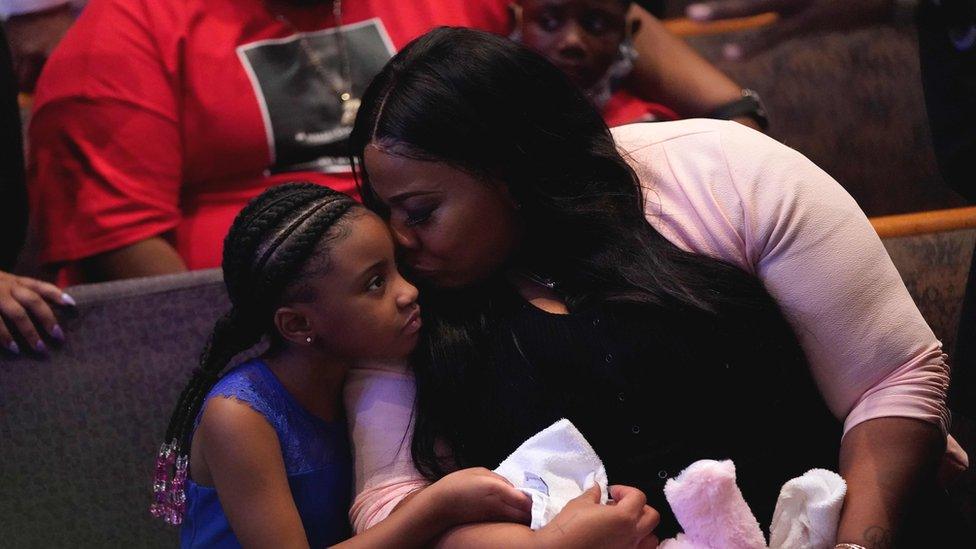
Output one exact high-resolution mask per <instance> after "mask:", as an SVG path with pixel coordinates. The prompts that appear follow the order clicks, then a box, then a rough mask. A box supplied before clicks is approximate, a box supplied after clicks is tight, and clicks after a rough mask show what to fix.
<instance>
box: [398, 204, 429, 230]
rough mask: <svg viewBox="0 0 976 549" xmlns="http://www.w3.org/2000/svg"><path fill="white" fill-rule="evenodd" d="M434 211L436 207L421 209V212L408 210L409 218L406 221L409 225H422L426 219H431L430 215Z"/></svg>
mask: <svg viewBox="0 0 976 549" xmlns="http://www.w3.org/2000/svg"><path fill="white" fill-rule="evenodd" d="M432 213H434V208H428V209H426V210H421V211H419V212H407V219H406V221H404V223H405V224H406V225H407V226H408V227H414V226H416V225H420V224H421V223H423V222H424V221H427V220H428V219H430V215H431V214H432Z"/></svg>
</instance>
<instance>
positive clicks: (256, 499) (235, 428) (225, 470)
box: [193, 397, 308, 549]
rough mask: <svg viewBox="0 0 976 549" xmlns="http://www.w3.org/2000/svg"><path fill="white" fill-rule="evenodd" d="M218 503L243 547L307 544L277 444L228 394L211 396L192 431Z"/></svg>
mask: <svg viewBox="0 0 976 549" xmlns="http://www.w3.org/2000/svg"><path fill="white" fill-rule="evenodd" d="M193 450H194V451H195V452H200V455H201V456H202V457H203V460H204V461H205V462H206V465H207V469H208V471H209V473H210V477H211V478H212V479H213V485H214V487H216V489H217V496H218V497H219V498H220V505H221V507H223V510H224V514H226V515H227V520H228V522H230V526H231V528H232V529H233V530H234V535H235V536H237V539H238V540H239V541H240V542H241V545H243V546H244V547H281V548H283V549H285V548H288V549H290V548H296V549H297V548H307V547H308V540H307V539H306V537H305V528H304V527H303V526H302V521H301V518H300V517H299V515H298V509H297V508H296V507H295V500H294V499H293V497H292V494H291V488H289V486H288V478H287V476H286V474H285V463H284V460H283V458H282V455H281V446H280V444H279V442H278V435H277V434H276V433H275V430H274V428H273V427H272V426H271V425H270V424H269V423H268V420H267V419H265V417H264V416H262V415H261V414H260V413H258V412H256V411H254V410H253V409H252V408H251V407H250V406H248V405H247V404H245V403H243V402H240V401H238V400H235V399H232V398H220V397H217V398H211V399H210V401H209V402H208V403H207V407H206V409H205V411H204V413H203V418H202V419H201V421H200V426H199V427H198V428H197V432H196V434H195V436H194V447H193Z"/></svg>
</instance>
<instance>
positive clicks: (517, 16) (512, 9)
mask: <svg viewBox="0 0 976 549" xmlns="http://www.w3.org/2000/svg"><path fill="white" fill-rule="evenodd" d="M508 22H509V23H510V25H511V26H510V27H509V28H510V29H511V30H513V31H519V30H522V5H521V4H519V3H518V2H509V3H508Z"/></svg>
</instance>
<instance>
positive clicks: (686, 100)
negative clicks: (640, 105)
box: [630, 4, 759, 129]
mask: <svg viewBox="0 0 976 549" xmlns="http://www.w3.org/2000/svg"><path fill="white" fill-rule="evenodd" d="M630 17H631V19H633V20H636V21H639V25H640V26H639V31H638V32H637V33H636V34H635V35H634V48H635V49H636V50H637V54H638V57H637V61H636V62H635V63H634V71H633V72H632V73H631V76H630V89H631V90H632V91H633V92H634V93H635V94H636V95H638V96H640V97H641V98H642V99H644V100H646V101H653V102H656V103H662V104H664V105H668V106H669V107H671V108H673V109H674V110H676V111H678V114H680V115H681V116H684V117H698V116H703V115H705V114H707V113H709V112H711V111H713V110H715V109H717V108H718V107H721V106H723V105H727V104H729V103H731V102H733V101H737V100H740V99H742V86H740V85H738V84H736V83H735V82H734V81H733V80H732V79H731V78H729V77H728V76H726V75H725V74H724V73H722V71H720V70H718V68H716V67H715V66H714V65H712V64H711V63H709V62H708V61H707V60H706V59H705V58H703V57H702V56H701V55H699V54H698V53H697V52H696V51H695V50H694V49H692V47H691V46H689V45H688V44H687V43H686V42H685V41H684V40H682V39H681V38H680V37H678V36H675V35H674V34H672V33H671V31H669V30H667V29H666V28H665V27H664V25H662V24H661V22H660V21H658V19H657V18H656V17H654V16H653V15H651V14H650V13H649V12H648V11H647V10H645V9H643V8H641V7H640V6H638V5H636V4H635V5H634V6H633V7H632V8H631V12H630ZM734 120H735V121H736V122H739V123H742V124H745V125H746V126H749V127H751V128H753V129H759V125H758V124H757V123H756V122H755V121H754V120H753V119H752V118H749V117H748V116H743V117H739V118H735V119H734Z"/></svg>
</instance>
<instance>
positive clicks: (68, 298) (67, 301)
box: [61, 293, 78, 307]
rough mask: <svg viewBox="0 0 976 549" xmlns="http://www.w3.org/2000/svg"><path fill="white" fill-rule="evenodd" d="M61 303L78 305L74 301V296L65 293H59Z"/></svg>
mask: <svg viewBox="0 0 976 549" xmlns="http://www.w3.org/2000/svg"><path fill="white" fill-rule="evenodd" d="M61 303H64V304H65V305H71V306H72V307H76V306H78V304H77V303H75V298H73V297H71V296H70V295H68V294H66V293H62V294H61Z"/></svg>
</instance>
